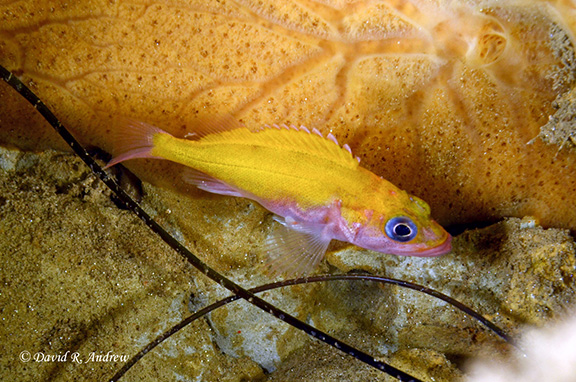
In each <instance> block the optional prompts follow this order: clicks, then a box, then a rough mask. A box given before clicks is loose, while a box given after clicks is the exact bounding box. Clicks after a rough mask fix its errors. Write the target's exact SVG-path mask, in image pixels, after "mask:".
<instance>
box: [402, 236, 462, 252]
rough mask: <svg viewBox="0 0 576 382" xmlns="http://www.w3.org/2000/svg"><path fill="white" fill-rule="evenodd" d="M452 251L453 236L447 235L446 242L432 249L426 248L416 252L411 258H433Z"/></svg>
mask: <svg viewBox="0 0 576 382" xmlns="http://www.w3.org/2000/svg"><path fill="white" fill-rule="evenodd" d="M451 250H452V236H451V235H448V234H447V235H446V240H444V241H443V242H442V243H441V244H439V245H437V246H435V247H432V248H426V249H422V250H420V251H419V250H416V251H414V252H413V254H412V255H411V256H418V257H433V256H441V255H445V254H447V253H448V252H450V251H451Z"/></svg>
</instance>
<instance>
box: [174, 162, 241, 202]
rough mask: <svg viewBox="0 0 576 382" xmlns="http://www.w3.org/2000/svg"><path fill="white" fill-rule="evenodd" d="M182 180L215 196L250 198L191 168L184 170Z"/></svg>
mask: <svg viewBox="0 0 576 382" xmlns="http://www.w3.org/2000/svg"><path fill="white" fill-rule="evenodd" d="M182 178H183V179H184V181H185V182H187V183H190V184H193V185H194V186H196V187H198V188H199V189H201V190H204V191H207V192H211V193H213V194H219V195H229V196H239V197H241V198H246V197H248V196H249V195H247V194H245V193H242V192H241V191H239V190H238V189H236V188H234V187H232V186H230V185H229V184H227V183H225V182H223V181H221V180H218V179H216V178H214V177H211V176H210V175H208V174H205V173H203V172H201V171H198V170H195V169H193V168H190V167H186V168H185V169H184V172H183V174H182Z"/></svg>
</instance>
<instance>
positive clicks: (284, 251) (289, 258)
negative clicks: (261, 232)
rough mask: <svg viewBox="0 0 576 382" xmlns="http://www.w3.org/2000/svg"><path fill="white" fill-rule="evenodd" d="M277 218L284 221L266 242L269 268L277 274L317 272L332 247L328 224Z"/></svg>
mask: <svg viewBox="0 0 576 382" xmlns="http://www.w3.org/2000/svg"><path fill="white" fill-rule="evenodd" d="M280 219H281V218H277V219H276V220H277V221H279V222H280V223H281V225H278V226H276V227H275V229H274V231H273V232H272V233H271V235H270V236H269V237H268V239H267V241H266V251H267V252H268V257H269V263H268V271H269V273H271V275H273V276H277V275H279V274H284V275H286V276H299V275H302V274H307V273H310V272H311V271H313V270H314V269H315V268H316V267H317V266H318V264H319V263H320V261H321V260H322V259H323V258H324V254H325V253H326V250H327V249H328V245H329V244H330V241H331V238H328V237H325V236H324V235H323V231H324V229H325V227H326V225H325V224H307V223H296V222H294V221H290V219H286V220H285V221H282V220H280Z"/></svg>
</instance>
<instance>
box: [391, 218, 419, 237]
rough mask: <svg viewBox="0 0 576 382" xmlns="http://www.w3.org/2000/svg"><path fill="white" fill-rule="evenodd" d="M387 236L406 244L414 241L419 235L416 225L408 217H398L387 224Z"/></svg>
mask: <svg viewBox="0 0 576 382" xmlns="http://www.w3.org/2000/svg"><path fill="white" fill-rule="evenodd" d="M384 229H385V231H386V235H387V236H388V237H389V238H390V239H392V240H394V241H399V242H406V241H410V240H412V239H414V238H415V237H416V234H417V233H418V228H416V224H414V222H412V220H411V219H409V218H407V217H406V216H396V217H395V218H392V219H390V220H388V221H387V222H386V226H385V227H384Z"/></svg>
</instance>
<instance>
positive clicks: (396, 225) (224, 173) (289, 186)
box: [108, 121, 451, 274]
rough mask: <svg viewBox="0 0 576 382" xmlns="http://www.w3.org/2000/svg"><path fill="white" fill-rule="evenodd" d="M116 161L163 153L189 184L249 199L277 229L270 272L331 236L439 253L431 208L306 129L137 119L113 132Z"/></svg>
mask: <svg viewBox="0 0 576 382" xmlns="http://www.w3.org/2000/svg"><path fill="white" fill-rule="evenodd" d="M118 134H119V137H118V140H117V145H116V146H117V147H116V149H117V151H118V152H117V154H119V155H118V156H117V157H115V158H114V159H113V160H112V161H111V162H110V163H109V164H108V166H112V165H114V164H116V163H119V162H121V161H124V160H128V159H133V158H160V159H167V160H171V161H174V162H177V163H181V164H183V165H186V166H188V168H189V170H188V171H187V173H186V174H184V177H185V179H186V180H187V181H188V182H190V183H192V184H194V185H196V186H197V187H198V188H200V189H203V190H205V191H208V192H213V193H217V194H222V195H232V196H238V197H244V198H249V199H252V200H254V201H256V202H258V203H259V204H261V205H262V206H263V207H265V208H266V209H268V210H269V211H271V212H273V213H274V214H276V220H277V221H278V222H280V223H281V224H282V225H283V226H284V227H285V228H282V229H278V230H276V231H275V232H274V234H273V235H272V236H271V237H270V239H269V243H268V250H269V252H271V255H272V256H274V257H277V258H278V259H279V260H277V261H276V263H275V268H276V270H277V271H282V272H289V273H292V274H295V273H303V272H308V271H310V270H312V269H313V268H314V267H315V266H316V265H317V264H318V262H319V261H320V260H321V259H322V258H323V256H324V254H325V252H326V249H327V248H328V245H329V243H330V241H331V240H332V239H336V240H341V241H346V242H349V243H352V244H355V245H357V246H359V247H362V248H366V249H370V250H374V251H378V252H383V253H390V254H395V255H407V256H438V255H442V254H445V253H447V252H449V251H450V249H451V245H450V242H451V236H450V235H449V234H448V233H447V232H446V231H445V230H444V229H443V228H442V227H441V226H440V225H438V224H437V223H436V222H435V221H434V220H432V219H431V218H430V208H429V207H428V205H427V204H426V203H425V202H424V201H422V200H421V199H419V198H417V197H415V196H410V195H408V193H406V192H405V191H402V190H400V189H399V188H397V187H396V186H394V185H393V184H391V183H390V182H388V181H386V180H384V179H382V178H381V177H379V176H377V175H375V174H374V173H372V172H370V171H368V170H366V169H364V168H362V167H360V165H359V160H357V159H356V158H354V157H353V156H352V154H351V152H350V148H349V147H348V146H347V145H344V146H343V147H340V146H339V145H338V142H337V141H336V139H335V138H334V137H333V136H332V135H331V134H329V135H328V136H327V137H326V138H325V137H323V136H322V134H320V133H319V132H318V130H316V129H314V130H313V131H312V132H310V131H309V130H308V129H306V128H305V127H300V128H296V127H286V126H282V127H280V126H273V127H266V128H264V129H262V130H260V131H256V132H253V131H250V130H248V129H247V128H244V127H238V128H220V129H219V128H207V129H205V131H199V132H198V133H197V134H195V135H194V139H181V138H176V137H174V136H172V135H170V134H169V133H167V132H165V131H163V130H161V129H159V128H157V127H155V126H152V125H149V124H146V123H143V122H136V121H130V122H128V123H127V124H126V125H124V126H123V127H122V128H121V129H120V131H119V133H118Z"/></svg>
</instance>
